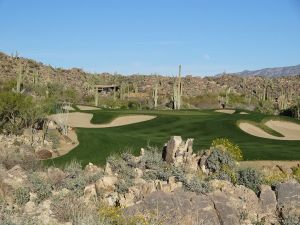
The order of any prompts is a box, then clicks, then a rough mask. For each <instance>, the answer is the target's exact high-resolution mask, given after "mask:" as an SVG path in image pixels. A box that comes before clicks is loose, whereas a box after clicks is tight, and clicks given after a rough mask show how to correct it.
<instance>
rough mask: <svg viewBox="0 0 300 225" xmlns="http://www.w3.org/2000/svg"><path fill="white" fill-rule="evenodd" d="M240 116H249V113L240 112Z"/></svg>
mask: <svg viewBox="0 0 300 225" xmlns="http://www.w3.org/2000/svg"><path fill="white" fill-rule="evenodd" d="M240 114H242V115H247V114H249V113H247V112H240Z"/></svg>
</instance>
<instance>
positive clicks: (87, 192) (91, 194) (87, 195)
mask: <svg viewBox="0 0 300 225" xmlns="http://www.w3.org/2000/svg"><path fill="white" fill-rule="evenodd" d="M84 199H85V200H86V201H90V200H96V199H97V192H96V187H95V184H90V185H88V186H86V187H85V188H84Z"/></svg>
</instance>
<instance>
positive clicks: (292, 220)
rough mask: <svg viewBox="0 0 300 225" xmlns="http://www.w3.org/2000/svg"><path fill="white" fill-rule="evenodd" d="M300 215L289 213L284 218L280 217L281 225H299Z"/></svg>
mask: <svg viewBox="0 0 300 225" xmlns="http://www.w3.org/2000/svg"><path fill="white" fill-rule="evenodd" d="M299 224H300V217H298V216H296V215H289V216H287V217H285V218H282V220H281V225H299Z"/></svg>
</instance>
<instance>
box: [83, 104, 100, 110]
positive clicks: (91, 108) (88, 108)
mask: <svg viewBox="0 0 300 225" xmlns="http://www.w3.org/2000/svg"><path fill="white" fill-rule="evenodd" d="M77 107H78V109H80V110H83V111H84V110H100V108H97V107H93V106H86V105H77Z"/></svg>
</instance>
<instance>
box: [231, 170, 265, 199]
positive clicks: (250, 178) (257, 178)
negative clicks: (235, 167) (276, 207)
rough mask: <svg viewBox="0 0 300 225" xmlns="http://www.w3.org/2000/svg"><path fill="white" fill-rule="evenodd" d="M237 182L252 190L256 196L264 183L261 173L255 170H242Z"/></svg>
mask: <svg viewBox="0 0 300 225" xmlns="http://www.w3.org/2000/svg"><path fill="white" fill-rule="evenodd" d="M237 182H238V184H240V185H244V186H245V187H247V188H250V189H252V190H253V191H254V192H255V193H256V194H258V192H259V186H260V185H261V184H262V183H263V178H262V175H261V173H260V172H258V171H257V170H255V169H253V168H245V169H240V170H239V171H238V176H237Z"/></svg>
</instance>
